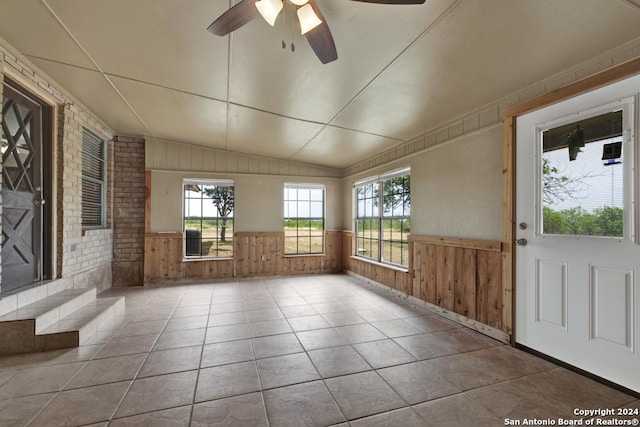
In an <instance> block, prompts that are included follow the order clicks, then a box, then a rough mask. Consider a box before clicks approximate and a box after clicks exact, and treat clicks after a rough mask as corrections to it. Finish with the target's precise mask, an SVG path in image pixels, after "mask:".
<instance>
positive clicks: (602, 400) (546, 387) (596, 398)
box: [517, 368, 635, 416]
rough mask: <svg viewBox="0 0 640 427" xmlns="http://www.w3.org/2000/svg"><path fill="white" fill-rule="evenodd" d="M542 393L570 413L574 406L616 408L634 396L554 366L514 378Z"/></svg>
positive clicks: (519, 382)
mask: <svg viewBox="0 0 640 427" xmlns="http://www.w3.org/2000/svg"><path fill="white" fill-rule="evenodd" d="M517 382H518V384H522V385H525V386H528V387H531V388H532V389H533V390H535V392H537V393H539V394H540V395H543V396H545V398H546V399H547V400H549V401H551V402H553V403H554V404H555V405H556V406H558V407H560V408H562V409H563V410H565V411H566V412H567V416H569V415H570V414H571V413H572V411H573V409H574V408H615V407H619V406H623V405H625V404H629V403H631V402H633V401H634V400H635V399H634V398H633V397H631V396H629V395H628V394H625V393H622V392H619V391H616V390H613V389H611V388H610V387H607V386H605V385H603V384H600V383H597V382H595V381H593V380H591V379H589V378H587V377H584V376H582V375H579V374H576V373H575V372H571V371H569V370H567V369H564V368H556V369H553V370H550V371H546V372H543V373H540V374H536V375H531V376H528V377H526V378H521V379H519V380H517Z"/></svg>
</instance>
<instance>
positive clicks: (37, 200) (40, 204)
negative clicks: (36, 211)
mask: <svg viewBox="0 0 640 427" xmlns="http://www.w3.org/2000/svg"><path fill="white" fill-rule="evenodd" d="M46 202H47V201H46V200H45V199H35V200H34V201H33V204H34V205H36V206H42V205H44V204H45V203H46Z"/></svg>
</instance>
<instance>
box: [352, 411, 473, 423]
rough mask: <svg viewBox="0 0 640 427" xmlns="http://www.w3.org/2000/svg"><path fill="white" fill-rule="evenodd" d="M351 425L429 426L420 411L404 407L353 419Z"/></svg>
mask: <svg viewBox="0 0 640 427" xmlns="http://www.w3.org/2000/svg"><path fill="white" fill-rule="evenodd" d="M350 425H351V427H376V426H379V427H389V426H402V427H425V426H427V423H426V421H425V419H424V418H422V417H421V416H420V415H418V413H417V412H416V411H415V410H413V409H412V408H402V409H397V410H395V411H389V412H384V413H382V414H378V415H374V416H372V417H367V418H361V419H359V420H355V421H351V422H350ZM469 425H473V424H469Z"/></svg>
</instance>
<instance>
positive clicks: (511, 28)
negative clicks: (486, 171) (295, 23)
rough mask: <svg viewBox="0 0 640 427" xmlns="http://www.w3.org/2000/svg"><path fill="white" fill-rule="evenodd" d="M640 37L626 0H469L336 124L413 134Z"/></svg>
mask: <svg viewBox="0 0 640 427" xmlns="http://www.w3.org/2000/svg"><path fill="white" fill-rule="evenodd" d="M612 23H615V25H612ZM638 36H640V15H639V14H638V13H633V11H632V10H631V9H630V7H628V6H627V5H624V4H623V3H622V2H617V1H601V0H563V1H557V0H536V1H524V0H522V1H512V0H501V1H498V0H494V1H464V2H462V3H461V4H460V5H459V6H458V7H456V8H455V9H453V10H452V11H451V13H450V14H448V15H447V16H446V17H445V18H444V19H443V20H442V22H440V23H439V24H438V25H437V26H436V27H435V28H434V29H433V30H432V31H430V32H429V33H428V34H426V35H425V36H424V37H423V38H421V39H420V40H419V41H418V42H417V43H416V44H415V45H414V46H412V47H411V48H410V49H408V50H407V51H406V52H405V53H404V54H403V55H402V56H401V57H400V58H399V59H398V60H397V61H396V62H395V63H393V64H392V65H391V66H390V67H389V68H388V69H387V70H386V71H385V72H384V73H383V74H382V75H381V76H379V77H378V78H377V79H376V80H375V81H374V82H373V83H372V84H371V85H370V86H369V87H368V88H367V89H366V90H365V91H364V92H363V93H362V94H361V96H359V97H358V99H357V100H356V101H355V102H354V103H352V104H351V105H350V106H349V107H348V108H347V109H346V110H345V111H344V112H343V113H342V114H341V115H340V116H339V117H338V118H337V119H336V120H335V122H334V123H335V124H337V125H339V126H343V127H347V128H351V129H358V130H363V131H369V132H372V133H377V134H382V135H386V136H392V137H396V138H402V139H405V140H407V139H411V138H413V137H415V136H417V135H419V134H421V133H424V132H425V131H428V130H430V129H432V128H434V127H437V126H438V125H441V124H442V123H444V122H446V121H449V120H451V119H453V118H455V117H458V116H460V115H462V114H464V113H466V112H469V111H472V110H473V109H476V108H479V107H481V106H483V105H486V104H488V103H490V102H492V101H495V100H497V99H499V98H501V97H503V96H506V95H508V94H509V93H512V92H515V91H517V90H519V89H522V88H524V87H526V86H528V85H530V84H533V83H534V82H537V81H540V80H542V79H543V78H545V77H549V76H551V75H553V74H555V73H558V72H560V71H562V70H565V69H567V68H569V67H571V66H572V65H575V64H579V63H581V62H583V61H586V60H587V59H589V58H590V57H591V56H593V55H594V53H595V52H604V51H606V50H607V49H611V48H613V47H615V46H617V45H619V44H621V43H623V42H624V41H625V40H630V39H633V38H635V37H638Z"/></svg>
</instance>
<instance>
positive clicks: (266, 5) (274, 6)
mask: <svg viewBox="0 0 640 427" xmlns="http://www.w3.org/2000/svg"><path fill="white" fill-rule="evenodd" d="M256 8H257V9H258V12H260V15H262V17H263V18H264V20H265V21H267V23H268V24H269V25H271V26H272V27H273V26H274V25H275V24H276V19H277V18H278V15H279V14H280V11H281V10H282V0H260V1H257V2H256Z"/></svg>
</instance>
